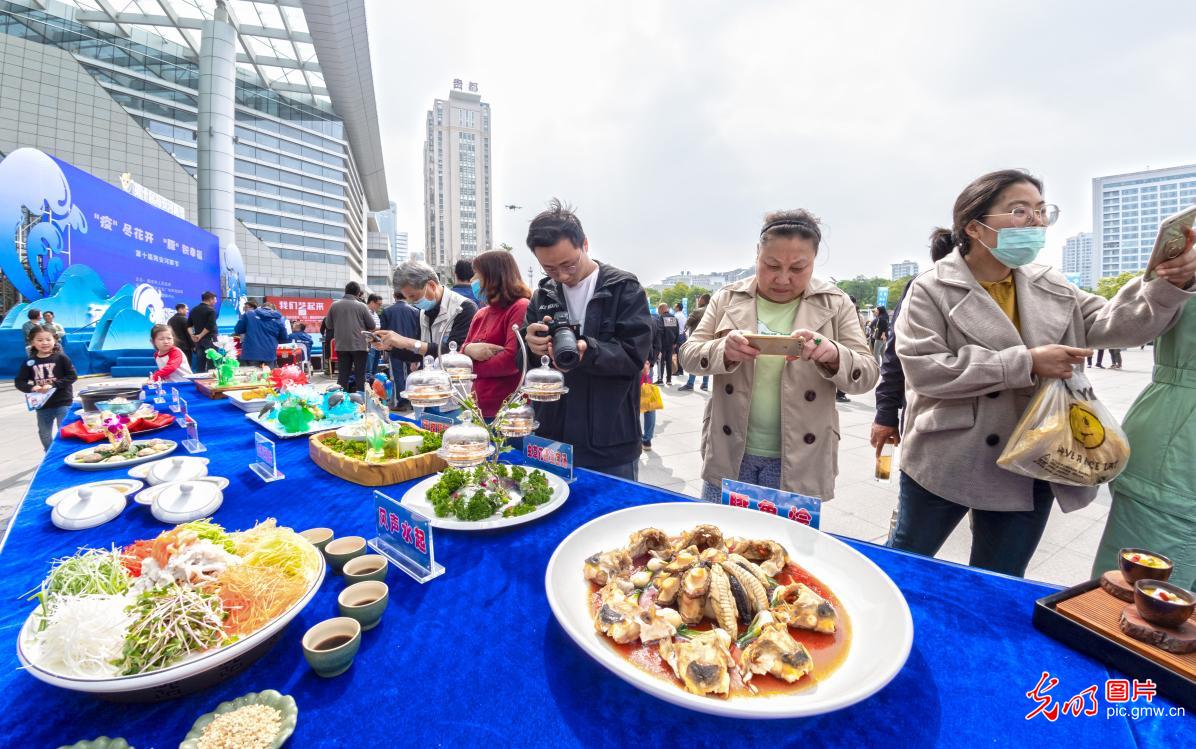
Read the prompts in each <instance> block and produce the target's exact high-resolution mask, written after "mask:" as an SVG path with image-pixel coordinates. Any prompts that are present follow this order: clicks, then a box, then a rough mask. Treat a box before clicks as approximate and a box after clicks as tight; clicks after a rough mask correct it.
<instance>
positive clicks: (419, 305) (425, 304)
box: [415, 298, 436, 312]
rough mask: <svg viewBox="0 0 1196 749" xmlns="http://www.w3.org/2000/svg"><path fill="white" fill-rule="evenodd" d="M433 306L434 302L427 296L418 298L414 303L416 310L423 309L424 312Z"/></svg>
mask: <svg viewBox="0 0 1196 749" xmlns="http://www.w3.org/2000/svg"><path fill="white" fill-rule="evenodd" d="M435 306H436V302H434V301H432V300H431V299H428V298H424V299H420V300H419V301H418V302H416V303H415V308H416V309H418V310H423V311H424V312H427V311H428V310H430V309H432V308H433V307H435Z"/></svg>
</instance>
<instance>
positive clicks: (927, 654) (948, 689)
mask: <svg viewBox="0 0 1196 749" xmlns="http://www.w3.org/2000/svg"><path fill="white" fill-rule="evenodd" d="M182 389H183V391H184V394H185V395H187V396H189V404H190V410H191V413H192V414H193V415H194V416H195V417H196V419H197V421H198V422H199V426H200V437H201V438H202V440H203V441H204V443H205V444H206V445H207V447H208V452H207V453H206V455H207V456H208V457H209V458H211V459H212V460H213V465H212V468H213V471H212V472H213V473H215V474H218V475H223V476H227V477H228V478H229V479H230V480H231V484H230V486H229V488H228V489H227V490H226V492H225V501H224V506H223V507H222V508H221V509H220V510H219V512H218V513H217V515H216V520H217V521H218V522H220V523H222V524H223V525H225V526H226V527H227V528H229V529H241V528H246V527H249V526H251V525H252V524H253V523H254V522H255V521H257V520H260V519H262V518H265V517H269V516H273V517H276V518H278V520H279V522H280V523H282V524H285V525H289V526H291V527H294V528H296V529H304V528H309V527H315V526H329V527H332V528H333V529H335V531H336V532H337V534H338V535H351V534H356V535H364V536H367V537H369V536H370V535H372V530H373V514H372V506H371V498H372V494H371V490H370V489H368V488H365V487H360V486H357V485H354V484H350V483H347V482H345V481H341V480H340V479H337V478H334V477H333V476H331V475H329V474H327V473H325V472H323V471H322V470H321V469H319V468H318V467H316V466H315V464H313V463H311V462H310V461H309V460H308V458H307V440H306V439H294V440H285V441H279V446H278V457H279V464H280V469H281V470H282V471H283V472H284V473H285V474H286V476H287V478H286V479H285V480H283V481H277V482H274V483H271V484H265V483H263V482H262V481H261V480H260V479H258V478H257V476H256V475H254V474H253V473H252V472H251V471H250V470H249V468H248V467H247V464H248V463H249V462H250V461H251V460H252V454H253V431H254V429H253V427H252V425H251V424H249V423H248V422H247V421H246V420H245V419H244V417H243V415H242V414H241V412H240V411H238V410H237V409H236V408H235V407H234V406H233V405H232V404H230V403H227V402H223V401H208V400H206V399H204V398H202V396H199V395H198V394H197V393H194V392H193V391H192V390H191V388H190V386H184V387H183V388H182ZM29 429H30V434H29V438H30V439H34V435H33V424H32V421H31V423H30V425H29ZM182 434H183V432H182V430H181V429H176V428H174V427H171V428H170V429H169V431H167V432H165V433H164V435H165V436H169V437H171V438H174V439H181V438H182ZM82 447H83V445H82V444H81V443H79V442H76V441H73V440H70V441H62V440H59V441H56V442H55V444H54V446H53V447H52V448H51V450H50V453H49V455H48V456H47V458H46V460H45V462H44V463H43V464H42V466H41V468H40V469H39V470H38V473H37V476H36V478H35V480H34V482H33V484H32V486H31V487H30V490H29V493H28V496H27V497H26V498H25V502H24V504H23V505H22V507H21V508H20V511H19V514H18V515H17V517H16V518H15V519H14V522H13V526H12V528H11V532H10V534H9V537H8V539H7V542H6V544H5V546H4V548H3V551H2V553H0V597H2V598H3V600H5V601H7V602H8V603H7V604H6V605H5V606H4V607H3V609H2V610H0V746H22V747H39V748H40V747H55V746H58V745H59V744H69V743H72V742H74V741H77V740H81V739H91V738H95V737H97V736H100V735H102V734H107V735H109V736H123V737H125V738H126V739H128V740H129V741H130V742H131V743H132V745H133V746H135V747H137V748H138V749H145V748H146V747H173V746H177V744H178V742H179V741H180V740H181V739H182V737H183V736H184V734H186V732H187V731H188V730H189V729H190V727H191V724H192V722H193V721H194V720H195V718H196V717H198V716H199V715H200V714H202V713H204V712H207V711H209V710H211V709H213V708H214V707H215V706H216V705H217V704H218V703H220V702H221V701H224V700H228V699H233V698H235V697H237V696H239V695H241V694H244V693H246V692H253V691H258V690H262V689H268V688H272V689H277V690H279V691H281V692H283V693H285V694H290V695H292V696H293V697H294V698H295V700H296V702H297V703H298V705H299V709H300V716H299V724H298V728H297V730H296V732H295V735H294V738H293V739H292V740H291V743H290V744H289V746H295V747H304V748H307V747H378V746H387V745H393V746H421V747H422V746H440V745H444V746H471V745H478V744H481V743H483V742H487V743H489V744H491V745H494V746H506V745H518V746H598V745H601V746H629V745H641V744H646V745H648V746H691V745H692V746H746V747H774V746H803V747H815V748H817V749H824V748H825V747H833V746H853V747H861V746H876V745H880V744H881V743H882V742H883V743H888V742H890V741H899V742H900V743H901V745H903V746H910V747H918V746H967V747H976V746H1022V747H1024V746H1045V745H1053V746H1057V747H1080V746H1100V747H1130V746H1158V747H1163V746H1168V747H1179V746H1183V745H1184V744H1188V745H1190V744H1191V742H1192V738H1193V731H1192V729H1193V725H1194V724H1193V723H1192V718H1191V717H1186V718H1185V717H1152V718H1140V719H1138V720H1132V719H1130V718H1116V717H1115V718H1110V719H1107V718H1106V717H1105V712H1104V710H1105V707H1106V706H1107V705H1106V703H1105V702H1104V699H1103V689H1104V683H1105V680H1106V679H1107V678H1109V676H1110V674H1109V671H1108V669H1106V668H1105V667H1104V666H1103V665H1101V664H1100V663H1098V662H1096V661H1094V660H1092V659H1091V658H1088V657H1087V656H1084V655H1081V654H1079V653H1077V652H1074V651H1072V650H1069V649H1068V648H1066V647H1064V646H1063V645H1061V644H1060V643H1058V642H1055V641H1054V640H1051V639H1049V638H1047V637H1045V636H1044V635H1042V634H1040V633H1039V632H1037V631H1036V630H1034V629H1033V627H1032V626H1031V612H1032V609H1033V605H1034V600H1035V599H1036V598H1039V597H1041V596H1043V595H1046V594H1048V593H1050V592H1051V591H1052V589H1051V588H1049V587H1047V586H1043V585H1039V584H1035V583H1029V582H1025V581H1022V580H1014V579H1010V578H1006V577H1001V576H998V575H991V574H986V573H982V572H978V571H975V570H971V569H967V568H964V567H960V566H957V565H953V564H948V563H943V562H937V561H933V560H929V559H924V558H920V557H915V556H911V555H907V554H903V553H900V552H895V551H892V550H889V549H884V548H881V547H877V546H873V545H870V544H867V543H861V542H855V541H848V543H850V544H851V545H852V546H854V547H855V548H857V549H859V550H860V551H861V552H863V553H864V554H865V555H867V556H868V557H869V558H870V559H872V560H873V561H875V562H876V563H877V564H878V565H879V566H880V567H881V568H882V569H884V570H885V571H886V572H887V573H888V574H889V575H890V576H891V577H892V578H893V580H894V581H896V583H897V585H898V586H899V587H900V588H901V590H902V591H903V592H904V594H905V597H906V599H907V600H908V601H909V606H910V609H911V610H912V612H913V619H914V628H915V639H914V646H913V651H912V652H911V654H910V657H909V661H908V662H907V663H906V665H905V668H904V669H903V670H902V671H901V673H900V674H899V675H898V676H897V677H896V678H895V679H894V680H893V681H892V683H890V684H889V685H888V686H887V687H886V688H885V689H883V690H882V691H881V692H879V693H878V694H876V695H875V696H873V697H872V698H870V699H868V700H866V701H864V702H862V703H860V704H858V705H855V706H853V707H850V708H847V709H844V710H841V711H838V712H836V713H832V714H830V715H824V716H821V717H817V718H808V719H803V720H786V721H754V722H753V721H743V720H732V719H723V718H713V717H707V716H704V715H700V714H697V713H693V712H690V711H687V710H682V709H679V708H676V707H673V706H671V705H668V704H666V703H664V702H661V701H659V700H656V699H654V698H652V697H649V696H647V695H645V694H643V693H641V692H639V691H637V690H636V689H634V688H633V687H630V686H628V685H627V684H625V683H623V682H622V681H620V680H619V679H617V678H616V677H614V676H612V675H611V674H610V673H608V672H607V671H606V670H605V669H604V668H603V667H601V666H599V665H598V664H596V663H595V662H593V661H592V660H590V658H589V657H588V656H586V655H585V654H583V653H582V651H581V650H580V649H579V648H577V647H576V646H575V645H574V644H573V642H572V641H571V640H569V638H568V636H567V635H566V634H565V633H564V632H563V631H562V630H561V628H560V627H559V626H558V625H557V623H556V621H555V619H554V618H553V616H552V613H551V612H550V610H549V608H548V605H547V602H546V600H545V597H544V570H545V566H546V564H547V561H548V557H549V556H550V555H551V553H552V551H553V549H554V548H555V547H556V546H557V544H558V543H559V542H560V541H561V540H562V539H563V538H564V537H565V536H566V535H568V534H569V532H571V531H572V530H573V529H574V528H576V527H578V526H579V525H581V524H583V523H585V522H587V521H589V520H591V519H593V518H595V517H597V516H599V515H603V514H605V513H608V512H611V511H613V510H617V509H619V508H622V507H627V506H630V505H638V504H645V503H650V502H661V501H676V500H678V499H680V497H679V496H678V495H676V494H672V493H669V492H665V491H661V490H658V489H655V488H652V487H648V486H644V485H640V484H632V483H628V482H624V481H620V480H618V479H612V478H609V477H605V476H600V475H598V474H594V473H590V472H587V471H581V472H579V476H578V478H577V481H576V483H575V484H574V485H573V488H572V494H571V495H570V498H569V500H568V502H566V503H565V505H564V506H563V507H562V508H561V509H559V510H558V511H557V512H555V513H554V514H552V515H550V516H548V517H545V518H543V519H541V520H539V521H536V522H534V523H531V524H528V525H524V526H520V527H517V528H514V529H511V530H508V531H496V532H489V533H470V534H465V533H451V532H442V533H439V534H437V536H436V546H435V548H436V554H437V559H438V560H439V561H440V562H441V563H443V564H444V566H445V567H446V568H447V572H446V574H445V575H444V576H442V577H441V578H439V579H437V580H434V581H432V582H431V583H429V584H427V585H419V584H416V583H415V582H413V581H412V580H410V579H409V578H408V577H406V576H405V575H403V574H402V573H401V572H399V571H397V570H394V569H393V568H392V571H391V574H390V578H389V583H390V589H391V596H390V601H391V603H390V607H389V610H388V612H387V614H386V617H385V618H384V619H383V621H382V623H381V625H379V627H378V628H376V629H375V630H373V631H370V632H366V633H364V639H363V643H362V647H361V651H360V653H359V655H358V656H357V660H356V662H355V664H354V666H353V667H352V669H350V671H349V672H347V673H346V674H345V675H343V676H341V677H339V678H335V679H331V680H325V679H321V678H319V677H317V676H315V675H314V674H313V673H312V672H311V671H310V670H309V669H308V667H307V664H306V662H305V661H304V658H303V654H302V650H301V647H300V644H299V643H300V638H301V637H302V635H303V633H304V631H305V630H306V629H307V628H308V627H310V626H311V625H313V624H315V623H316V622H318V621H320V620H322V619H325V618H327V617H330V616H336V615H337V610H336V595H337V593H339V592H340V590H341V589H342V587H343V583H342V582H341V580H340V579H339V578H338V577H336V576H333V575H330V576H329V577H328V579H326V581H325V582H324V585H323V588H322V590H321V591H320V592H319V593H318V594H317V596H316V598H315V599H314V600H313V601H312V602H311V604H310V605H309V606H308V607H307V608H306V610H304V611H303V612H302V613H301V614H300V615H299V616H298V617H297V618H296V619H295V621H293V622H292V623H291V624H290V626H289V627H288V628H287V629H286V630H285V633H284V635H283V637H282V639H281V640H280V641H279V643H278V644H277V645H276V646H275V647H274V649H273V650H271V651H270V652H269V653H268V654H267V655H266V656H264V657H263V658H262V659H261V660H260V661H258V662H257V663H256V664H255V665H254V666H252V667H251V668H250V669H249V670H247V671H245V672H244V673H242V674H240V675H239V676H236V677H234V678H232V679H230V680H228V681H226V682H224V683H222V684H220V685H219V686H217V687H215V688H212V689H209V690H206V691H203V692H200V693H198V694H193V695H190V696H187V697H184V698H182V699H178V700H174V701H170V702H165V703H159V704H148V705H113V704H111V703H106V702H102V701H98V700H95V699H92V698H90V697H86V696H82V695H79V694H75V693H72V692H68V691H63V690H59V689H55V688H52V687H49V686H46V685H44V684H42V683H41V682H39V681H36V680H35V679H34V678H33V677H31V676H29V675H27V674H25V673H23V672H22V671H21V670H19V667H18V661H17V658H16V652H15V640H16V637H17V632H18V631H19V629H20V626H21V624H22V622H23V621H24V619H25V617H26V616H27V615H28V614H29V612H30V610H31V608H32V604H29V603H26V602H24V601H23V600H22V599H21V595H22V594H23V593H25V592H26V591H29V590H30V589H32V588H34V587H35V586H36V585H37V584H38V582H39V581H40V580H41V578H42V577H43V576H44V574H45V572H46V569H47V566H48V564H49V562H50V560H51V559H52V558H54V557H58V556H62V555H66V554H70V553H72V552H73V551H74V550H75V548H76V547H78V546H82V545H91V546H107V545H109V544H111V543H113V542H117V543H124V542H128V541H130V540H132V539H136V538H149V537H152V536H154V535H156V534H157V533H158V532H160V531H161V530H162V529H163V526H162V525H161V524H159V523H158V522H156V521H155V520H154V519H153V518H152V517H151V515H150V513H149V511H148V509H147V508H144V507H141V506H140V505H135V504H131V505H130V507H129V508H128V509H126V510H125V512H124V514H123V515H122V516H121V517H120V518H119V519H117V520H115V521H113V522H111V523H108V524H106V525H104V526H101V527H99V528H95V529H92V530H88V531H79V532H67V531H61V530H58V529H56V528H55V527H54V526H53V525H51V523H50V511H49V508H48V507H47V506H46V505H45V503H44V500H45V499H46V497H47V496H49V495H50V494H51V493H52V492H54V491H56V490H58V489H61V488H63V487H66V486H71V485H74V484H78V483H82V482H85V481H90V480H95V479H99V478H102V477H104V476H115V475H121V474H122V473H123V472H119V471H106V472H99V473H83V472H80V471H75V470H72V469H70V468H66V467H65V466H64V465H63V464H62V458H63V457H64V456H66V455H67V454H69V453H70V452H73V451H75V450H78V449H81V448H82ZM180 449H181V448H180ZM404 489H405V486H397V487H393V490H392V494H393V495H394V496H396V497H398V496H401V495H402V492H403V491H404ZM846 499H847V498H843V500H841V501H846ZM1044 671H1049V672H1050V674H1051V675H1052V676H1053V677H1055V678H1057V679H1058V680H1059V685H1058V686H1057V687H1055V689H1054V690H1053V691H1052V692H1050V694H1051V696H1053V697H1055V698H1056V699H1057V700H1059V701H1064V700H1066V699H1068V698H1070V697H1072V696H1074V695H1076V694H1078V693H1080V692H1081V691H1083V690H1084V689H1085V688H1087V687H1089V686H1092V685H1097V687H1098V691H1099V692H1100V695H1101V696H1100V709H1101V712H1100V714H1099V715H1098V716H1095V717H1083V716H1082V717H1071V716H1061V717H1060V718H1059V719H1058V720H1057V721H1056V722H1054V723H1051V722H1048V721H1047V720H1046V719H1045V718H1044V717H1043V716H1041V715H1040V716H1038V717H1036V718H1034V719H1033V720H1030V721H1027V720H1026V717H1025V716H1026V715H1027V713H1029V712H1030V711H1031V710H1032V709H1033V707H1034V703H1033V702H1032V701H1031V700H1030V699H1028V698H1027V696H1026V692H1028V691H1030V690H1031V689H1033V688H1034V686H1035V684H1036V683H1037V682H1038V680H1039V677H1040V676H1041V675H1042V672H1044ZM1135 704H1137V705H1140V706H1144V705H1145V704H1146V703H1145V701H1144V700H1141V701H1139V702H1138V703H1135ZM1152 704H1153V705H1154V706H1162V707H1164V708H1167V707H1169V706H1170V705H1171V703H1170V702H1168V701H1166V700H1164V699H1162V698H1159V697H1156V698H1155V699H1154V702H1153V703H1152ZM1185 735H1186V736H1187V737H1188V738H1187V739H1186V740H1184V739H1183V738H1182V737H1183V736H1185Z"/></svg>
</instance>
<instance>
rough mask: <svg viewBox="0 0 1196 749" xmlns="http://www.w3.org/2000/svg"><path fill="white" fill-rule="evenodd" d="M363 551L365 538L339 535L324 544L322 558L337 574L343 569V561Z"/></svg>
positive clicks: (357, 555) (359, 554)
mask: <svg viewBox="0 0 1196 749" xmlns="http://www.w3.org/2000/svg"><path fill="white" fill-rule="evenodd" d="M364 553H365V539H364V538H362V537H361V536H341V537H340V538H336V539H333V540H331V541H329V542H328V543H327V544H325V545H324V558H325V559H327V560H328V566H329V567H331V568H332V571H333V572H335V573H337V574H338V575H339V574H340V573H341V570H343V569H344V567H345V562H347V561H349V560H350V559H352V558H354V557H359V556H361V555H362V554H364Z"/></svg>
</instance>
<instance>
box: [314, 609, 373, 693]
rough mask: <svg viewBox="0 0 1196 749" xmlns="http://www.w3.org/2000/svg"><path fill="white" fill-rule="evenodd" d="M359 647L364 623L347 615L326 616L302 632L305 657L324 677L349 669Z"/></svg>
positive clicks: (339, 673) (317, 673)
mask: <svg viewBox="0 0 1196 749" xmlns="http://www.w3.org/2000/svg"><path fill="white" fill-rule="evenodd" d="M360 647H361V625H360V624H359V623H358V622H357V620H356V619H350V618H349V617H347V616H338V617H336V618H335V619H325V620H324V621H322V622H320V623H319V624H317V625H315V626H314V627H312V628H311V629H309V630H307V632H306V633H305V634H304V635H303V657H304V658H306V659H307V663H308V665H310V666H311V669H312V671H315V672H316V675H317V676H323V677H325V678H331V677H333V676H340V675H341V674H343V673H344V672H346V671H348V670H349V666H351V665H353V658H354V657H355V656H356V655H357V649H358V648H360Z"/></svg>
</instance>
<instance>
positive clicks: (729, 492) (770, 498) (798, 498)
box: [723, 479, 822, 528]
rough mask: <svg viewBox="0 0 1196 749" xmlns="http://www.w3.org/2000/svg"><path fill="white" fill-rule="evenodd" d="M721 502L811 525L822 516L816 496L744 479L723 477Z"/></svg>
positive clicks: (820, 505)
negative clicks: (761, 484) (751, 482)
mask: <svg viewBox="0 0 1196 749" xmlns="http://www.w3.org/2000/svg"><path fill="white" fill-rule="evenodd" d="M723 504H725V505H731V506H732V507H743V508H745V509H751V510H759V511H760V512H767V513H768V514H769V515H778V516H780V517H787V518H789V519H790V520H792V521H794V522H797V523H801V524H802V525H808V526H810V527H811V528H817V527H818V524H819V521H820V520H821V519H822V500H820V499H818V498H817V497H807V496H806V495H804V494H795V493H793V492H787V491H782V490H780V489H773V488H771V487H767V486H756V485H755V484H749V483H747V482H745V481H732V480H731V479H723Z"/></svg>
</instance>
